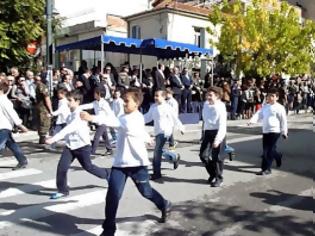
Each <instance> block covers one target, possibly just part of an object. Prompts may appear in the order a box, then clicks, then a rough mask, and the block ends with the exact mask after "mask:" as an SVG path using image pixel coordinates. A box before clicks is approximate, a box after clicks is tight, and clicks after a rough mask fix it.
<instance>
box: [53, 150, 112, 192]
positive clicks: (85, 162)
mask: <svg viewBox="0 0 315 236" xmlns="http://www.w3.org/2000/svg"><path fill="white" fill-rule="evenodd" d="M90 155H91V146H90V145H87V146H84V147H81V148H78V149H75V150H71V149H69V148H68V147H64V149H63V152H62V154H61V158H60V160H59V163H58V167H57V189H58V192H60V193H65V194H68V193H69V187H68V185H67V183H68V182H67V173H68V170H69V168H70V165H71V163H72V162H73V161H74V159H78V161H79V163H80V165H81V166H82V167H83V169H84V170H86V171H87V172H89V173H91V174H92V175H95V176H97V177H99V178H101V179H107V178H108V172H107V170H106V169H105V168H100V167H98V166H95V165H93V164H92V162H91V159H90Z"/></svg>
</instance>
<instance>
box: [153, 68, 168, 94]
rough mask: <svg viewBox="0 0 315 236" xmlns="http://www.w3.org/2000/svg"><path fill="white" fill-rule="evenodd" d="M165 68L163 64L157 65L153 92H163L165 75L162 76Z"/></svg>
mask: <svg viewBox="0 0 315 236" xmlns="http://www.w3.org/2000/svg"><path fill="white" fill-rule="evenodd" d="M164 69H165V66H164V65H163V64H158V67H157V70H156V72H155V78H154V79H155V80H154V86H153V88H154V89H153V92H155V91H157V90H165V80H166V78H165V75H164Z"/></svg>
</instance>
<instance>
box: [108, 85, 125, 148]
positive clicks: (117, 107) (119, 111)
mask: <svg viewBox="0 0 315 236" xmlns="http://www.w3.org/2000/svg"><path fill="white" fill-rule="evenodd" d="M113 98H114V99H113V101H112V110H113V112H114V114H115V115H116V117H119V116H121V115H123V114H124V101H123V100H122V99H121V91H120V90H119V89H116V90H115V91H114V94H113ZM110 133H111V135H112V138H113V142H112V143H116V141H117V134H116V130H115V129H113V128H110Z"/></svg>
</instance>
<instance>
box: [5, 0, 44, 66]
mask: <svg viewBox="0 0 315 236" xmlns="http://www.w3.org/2000/svg"><path fill="white" fill-rule="evenodd" d="M44 8H45V1H44V0H1V1H0V65H1V66H2V67H5V66H12V65H25V64H28V62H29V60H30V59H29V58H28V56H27V52H26V50H25V49H26V46H27V44H28V43H30V42H31V41H33V40H38V39H40V38H41V36H42V35H43V32H44V30H43V29H44V26H45V25H44V22H45V10H44Z"/></svg>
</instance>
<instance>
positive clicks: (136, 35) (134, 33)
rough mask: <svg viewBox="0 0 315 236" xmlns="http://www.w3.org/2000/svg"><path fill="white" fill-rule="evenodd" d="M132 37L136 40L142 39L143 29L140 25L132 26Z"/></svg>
mask: <svg viewBox="0 0 315 236" xmlns="http://www.w3.org/2000/svg"><path fill="white" fill-rule="evenodd" d="M131 37H132V38H135V39H141V28H140V26H139V25H134V26H132V28H131Z"/></svg>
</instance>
